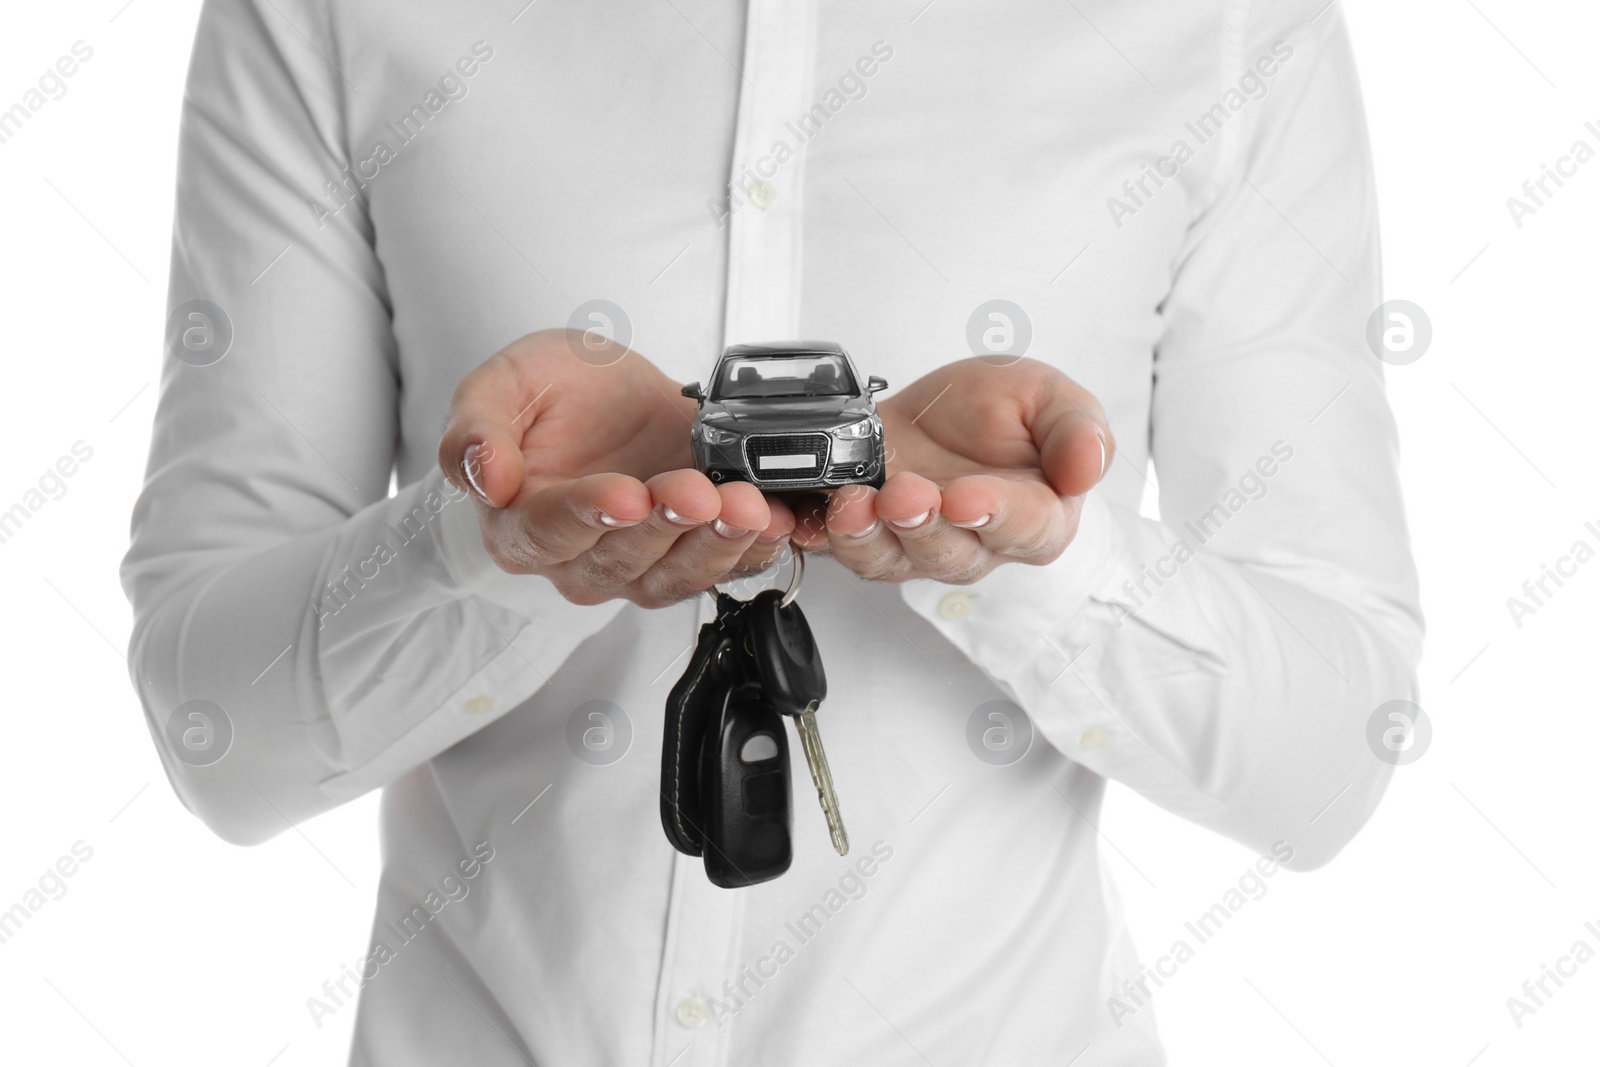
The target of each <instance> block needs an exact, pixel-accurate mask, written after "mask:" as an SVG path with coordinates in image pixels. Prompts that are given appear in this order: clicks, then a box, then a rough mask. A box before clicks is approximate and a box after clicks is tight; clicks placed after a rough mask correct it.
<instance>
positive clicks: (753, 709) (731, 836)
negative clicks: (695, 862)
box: [700, 683, 794, 889]
mask: <svg viewBox="0 0 1600 1067" xmlns="http://www.w3.org/2000/svg"><path fill="white" fill-rule="evenodd" d="M700 773H701V786H700V791H701V799H702V803H703V810H704V815H705V822H704V826H705V865H706V877H707V878H709V879H711V882H712V884H713V885H719V886H721V887H722V888H724V889H737V888H740V887H743V886H749V885H756V884H757V883H759V882H766V881H770V880H771V879H773V878H776V877H778V876H779V875H780V874H782V873H783V872H784V871H787V870H788V869H789V863H790V861H791V860H792V859H793V858H794V851H793V844H792V841H791V828H792V821H791V817H790V806H789V741H788V734H787V732H786V731H785V729H784V725H783V717H782V715H780V714H779V713H778V711H777V710H776V709H774V708H773V707H772V706H771V705H770V704H768V703H767V702H766V701H765V700H763V699H762V694H761V687H760V686H759V685H757V684H754V683H747V684H743V685H738V686H735V687H733V688H730V689H729V690H728V691H727V698H726V700H725V701H724V703H723V708H722V715H721V717H720V721H719V722H718V724H717V726H716V727H715V728H714V729H712V730H709V731H707V733H706V738H705V749H704V752H703V754H702V759H701V765H700Z"/></svg>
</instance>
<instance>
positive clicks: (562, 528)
mask: <svg viewBox="0 0 1600 1067" xmlns="http://www.w3.org/2000/svg"><path fill="white" fill-rule="evenodd" d="M679 388H680V386H679V383H677V382H674V381H672V380H671V379H670V378H668V377H667V376H666V375H665V374H663V373H662V372H661V371H660V370H659V369H657V368H656V367H655V365H654V364H652V363H651V362H650V361H649V360H647V359H645V358H644V357H643V356H641V355H639V354H638V353H637V352H632V351H630V350H628V349H626V348H622V347H620V346H617V345H615V344H613V343H610V342H601V341H599V340H598V338H597V335H594V334H583V333H578V332H576V331H571V330H546V331H541V332H539V333H534V334H529V335H528V336H526V337H524V338H522V339H521V340H519V341H516V342H514V343H512V344H511V345H509V346H507V347H506V348H505V349H503V350H502V351H500V352H499V353H497V354H495V355H494V356H492V357H490V358H489V359H488V360H487V361H486V362H484V363H483V364H482V365H481V366H479V367H478V368H477V369H476V370H474V371H472V372H471V373H469V374H468V375H467V376H466V377H465V378H463V379H462V380H461V382H460V384H459V385H458V386H457V387H456V391H455V395H454V396H453V397H452V398H451V401H450V415H449V420H448V425H447V427H446V429H445V432H444V436H443V438H442V440H441V441H440V442H439V465H440V467H441V468H442V469H443V470H444V473H445V476H446V477H447V478H449V479H450V481H451V482H453V483H454V484H456V485H457V486H459V487H460V488H462V489H464V490H467V491H468V492H471V493H472V494H473V495H474V496H475V497H476V498H477V500H478V521H479V526H480V529H481V532H482V534H483V543H484V547H485V548H486V549H487V550H488V552H489V555H490V557H491V558H492V559H493V560H494V561H495V563H496V564H497V565H498V566H499V567H500V568H501V569H502V570H505V571H509V572H510V573H513V574H538V575H542V576H544V577H546V578H548V579H549V580H550V581H551V582H552V583H554V585H555V587H556V589H557V590H559V591H560V593H561V594H562V596H564V597H565V598H566V599H568V600H570V601H572V602H573V603H577V604H598V603H601V602H603V601H606V600H611V599H616V598H622V599H626V600H630V601H632V602H634V603H636V604H640V605H643V606H646V607H661V606H665V605H667V604H672V603H676V602H678V601H681V600H683V599H685V598H688V597H691V596H693V595H695V594H696V593H699V592H701V591H702V590H705V589H708V588H710V587H711V586H712V585H715V584H716V583H718V582H724V581H727V580H728V579H729V578H732V577H737V576H740V575H743V574H749V573H753V572H755V571H760V570H763V569H765V568H766V567H767V566H769V565H770V564H771V563H772V561H773V560H774V559H776V558H777V556H778V554H779V552H780V551H781V550H782V548H783V547H784V545H785V543H786V542H787V540H788V536H789V533H790V531H791V530H792V529H793V528H794V515H793V513H792V512H791V511H790V509H789V508H788V507H787V506H786V505H785V504H783V503H782V502H781V501H778V500H774V499H769V498H767V497H765V496H764V495H763V494H762V493H761V491H760V490H758V489H756V488H755V487H754V486H751V485H747V484H743V483H734V484H730V485H724V486H715V485H712V484H711V482H710V480H709V479H707V478H706V477H705V476H704V475H703V474H700V473H699V472H697V471H695V470H694V469H692V463H691V458H690V454H689V427H690V423H691V420H692V419H693V417H694V412H695V404H694V401H692V400H688V399H686V398H684V397H682V396H681V395H680V394H679Z"/></svg>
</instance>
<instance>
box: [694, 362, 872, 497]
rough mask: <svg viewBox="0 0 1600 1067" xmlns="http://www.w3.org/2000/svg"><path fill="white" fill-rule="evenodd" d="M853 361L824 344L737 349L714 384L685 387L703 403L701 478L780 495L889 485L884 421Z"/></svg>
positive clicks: (697, 453) (698, 450) (698, 421)
mask: <svg viewBox="0 0 1600 1067" xmlns="http://www.w3.org/2000/svg"><path fill="white" fill-rule="evenodd" d="M887 388H889V383H888V382H886V381H884V380H883V379H882V378H877V377H871V378H867V379H866V381H865V383H863V381H862V378H861V375H860V374H858V373H857V372H856V367H855V363H854V362H852V361H851V359H850V354H849V353H848V352H846V351H845V350H844V349H843V348H842V347H840V346H839V345H837V344H834V343H832V342H827V341H785V342H780V343H777V344H761V345H733V346H731V347H730V348H728V350H727V351H725V352H723V353H722V358H721V359H719V360H717V365H716V369H715V370H713V371H712V372H711V380H710V383H709V384H708V385H707V387H706V388H704V389H702V388H701V386H700V383H699V382H692V383H690V384H689V385H686V386H684V387H683V395H684V396H687V397H691V398H693V399H695V400H698V401H699V402H700V410H699V412H698V414H697V416H696V418H695V420H694V427H693V429H691V430H690V432H689V441H690V448H691V450H692V451H693V453H694V465H695V468H696V469H697V470H699V471H701V472H703V473H704V474H705V475H706V476H707V477H708V478H710V479H711V480H712V481H714V482H719V483H720V482H729V481H744V482H751V483H753V484H755V485H757V486H760V487H761V488H762V489H768V490H773V491H784V490H798V489H837V488H839V487H840V486H845V485H870V486H873V487H877V486H881V485H883V478H884V451H883V420H882V419H881V418H879V417H878V408H877V405H876V404H874V403H873V401H872V394H873V393H877V392H881V391H883V390H884V389H887Z"/></svg>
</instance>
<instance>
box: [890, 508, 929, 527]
mask: <svg viewBox="0 0 1600 1067" xmlns="http://www.w3.org/2000/svg"><path fill="white" fill-rule="evenodd" d="M932 515H933V509H932V508H929V509H928V510H927V511H924V512H923V513H922V514H921V515H913V516H911V518H909V519H890V520H889V522H890V524H891V525H893V526H896V527H899V528H900V529H902V530H915V529H916V528H917V527H918V526H921V525H922V524H923V523H925V522H927V521H928V519H929V518H930V517H931V516H932Z"/></svg>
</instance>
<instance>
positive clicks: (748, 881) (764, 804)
mask: <svg viewBox="0 0 1600 1067" xmlns="http://www.w3.org/2000/svg"><path fill="white" fill-rule="evenodd" d="M799 560H800V557H799V554H798V553H796V563H795V573H794V577H793V578H792V579H791V582H790V588H789V591H788V592H787V593H786V594H779V593H778V592H777V591H776V590H770V591H768V592H765V593H762V594H760V595H759V596H758V597H757V598H756V600H755V601H744V600H739V599H737V598H735V597H731V596H729V595H727V594H726V593H718V594H716V602H717V617H716V618H714V619H712V620H711V621H710V622H707V623H706V624H705V625H703V626H701V627H700V634H699V636H698V638H697V639H696V641H695V647H694V651H693V652H692V653H691V654H690V656H689V666H688V669H687V670H685V671H684V673H683V677H681V678H679V679H678V682H677V684H676V685H674V686H673V687H672V692H671V693H670V694H668V696H667V708H666V722H665V728H664V730H663V732H662V742H661V827H662V829H663V830H664V831H665V832H666V835H667V840H668V841H670V842H671V843H672V847H673V848H676V849H677V850H678V851H679V852H682V853H684V854H685V855H689V856H698V857H701V858H702V859H703V861H704V863H705V871H706V877H707V878H709V879H710V880H711V882H712V883H713V884H715V885H718V886H722V887H723V888H727V889H733V888H739V887H742V886H749V885H756V884H758V883H760V882H765V881H769V880H770V879H773V878H776V877H778V876H779V875H780V874H782V873H783V872H785V871H787V870H788V869H789V864H790V861H791V860H792V858H793V844H792V824H793V819H792V813H791V810H790V788H789V740H788V733H787V731H786V730H785V728H784V721H783V714H782V711H781V709H780V708H778V707H776V706H775V705H774V704H773V702H772V701H771V700H770V699H769V698H768V695H767V693H766V692H765V689H764V687H763V683H762V674H761V671H760V670H759V669H758V667H757V664H756V662H755V660H754V658H753V655H752V647H753V646H752V644H751V642H750V641H749V639H748V638H749V627H750V622H751V619H752V617H753V616H754V614H755V612H754V611H752V606H753V605H755V604H765V602H766V600H771V599H776V598H778V597H780V596H783V597H785V598H787V599H789V600H792V599H793V595H794V593H795V592H796V591H798V587H799V583H800V580H801V576H802V574H803V573H804V566H803V564H801V563H800V562H799Z"/></svg>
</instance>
